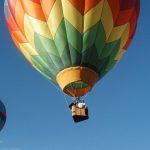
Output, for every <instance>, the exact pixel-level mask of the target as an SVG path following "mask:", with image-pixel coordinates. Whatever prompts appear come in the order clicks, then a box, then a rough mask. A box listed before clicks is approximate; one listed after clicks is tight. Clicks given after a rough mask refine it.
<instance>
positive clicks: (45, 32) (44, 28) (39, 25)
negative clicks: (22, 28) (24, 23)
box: [26, 15, 52, 39]
mask: <svg viewBox="0 0 150 150" xmlns="http://www.w3.org/2000/svg"><path fill="white" fill-rule="evenodd" d="M26 18H27V20H28V21H29V22H30V25H31V26H32V28H33V30H34V32H36V33H38V34H40V35H42V36H44V37H46V38H49V39H52V35H51V33H50V31H49V28H48V25H47V23H46V22H44V21H41V20H37V19H35V18H33V17H30V16H28V15H26Z"/></svg>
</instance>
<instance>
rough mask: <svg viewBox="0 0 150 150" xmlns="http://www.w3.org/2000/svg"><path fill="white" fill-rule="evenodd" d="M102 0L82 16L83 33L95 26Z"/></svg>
mask: <svg viewBox="0 0 150 150" xmlns="http://www.w3.org/2000/svg"><path fill="white" fill-rule="evenodd" d="M103 4H104V0H102V1H100V2H99V3H98V4H97V5H96V7H95V8H93V9H92V10H91V11H89V12H88V13H87V14H86V15H85V16H84V31H83V33H85V32H86V31H87V30H88V29H89V28H91V27H92V26H93V25H95V24H96V23H97V22H98V21H99V20H100V18H101V13H102V8H103Z"/></svg>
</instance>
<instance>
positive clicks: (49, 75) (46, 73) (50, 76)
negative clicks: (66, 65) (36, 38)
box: [31, 56, 56, 82]
mask: <svg viewBox="0 0 150 150" xmlns="http://www.w3.org/2000/svg"><path fill="white" fill-rule="evenodd" d="M31 59H32V62H33V64H34V65H35V66H36V67H37V68H38V69H39V70H40V71H41V72H42V73H43V75H44V76H45V77H46V78H47V79H48V80H53V81H54V82H55V75H56V74H55V73H54V72H51V71H50V69H49V66H47V65H46V64H45V63H44V62H43V61H42V60H41V58H40V57H39V56H32V57H31ZM51 70H52V69H51Z"/></svg>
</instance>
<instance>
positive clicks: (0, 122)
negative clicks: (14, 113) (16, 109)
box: [0, 101, 6, 131]
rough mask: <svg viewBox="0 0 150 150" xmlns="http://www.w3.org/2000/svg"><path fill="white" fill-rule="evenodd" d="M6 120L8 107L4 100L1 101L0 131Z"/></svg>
mask: <svg viewBox="0 0 150 150" xmlns="http://www.w3.org/2000/svg"><path fill="white" fill-rule="evenodd" d="M5 122H6V109H5V106H4V104H3V103H2V101H0V131H1V130H2V129H3V127H4V125H5Z"/></svg>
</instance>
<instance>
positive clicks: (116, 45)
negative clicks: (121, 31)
mask: <svg viewBox="0 0 150 150" xmlns="http://www.w3.org/2000/svg"><path fill="white" fill-rule="evenodd" d="M119 46H120V40H117V41H114V42H111V43H106V45H105V47H104V48H103V50H102V52H101V55H100V56H99V57H100V58H106V57H108V56H110V55H111V53H112V52H113V51H114V50H115V49H117V50H119Z"/></svg>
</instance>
